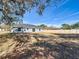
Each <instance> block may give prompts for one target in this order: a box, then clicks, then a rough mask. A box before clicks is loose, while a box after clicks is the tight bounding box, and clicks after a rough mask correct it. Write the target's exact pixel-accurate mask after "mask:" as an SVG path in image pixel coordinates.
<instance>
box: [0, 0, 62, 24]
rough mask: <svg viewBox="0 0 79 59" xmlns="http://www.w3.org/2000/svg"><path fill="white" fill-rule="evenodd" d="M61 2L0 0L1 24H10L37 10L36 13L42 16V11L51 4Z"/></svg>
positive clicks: (54, 0)
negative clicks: (17, 18)
mask: <svg viewBox="0 0 79 59" xmlns="http://www.w3.org/2000/svg"><path fill="white" fill-rule="evenodd" d="M60 1H62V0H0V13H1V15H2V17H1V22H2V23H3V22H4V23H5V24H11V23H12V22H13V21H15V19H14V17H19V18H20V17H23V15H24V14H25V12H29V11H31V10H32V9H33V8H34V7H35V8H37V13H38V14H39V15H42V12H43V11H44V9H45V8H46V7H47V6H48V5H49V4H50V2H53V3H55V4H58V3H59V2H60Z"/></svg>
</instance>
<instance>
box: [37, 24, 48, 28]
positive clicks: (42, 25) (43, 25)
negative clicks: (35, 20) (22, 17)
mask: <svg viewBox="0 0 79 59" xmlns="http://www.w3.org/2000/svg"><path fill="white" fill-rule="evenodd" d="M38 27H41V28H46V27H47V25H45V24H41V25H38Z"/></svg>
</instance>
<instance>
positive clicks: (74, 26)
mask: <svg viewBox="0 0 79 59" xmlns="http://www.w3.org/2000/svg"><path fill="white" fill-rule="evenodd" d="M61 28H62V29H79V22H77V23H74V24H71V25H69V24H62V27H61Z"/></svg>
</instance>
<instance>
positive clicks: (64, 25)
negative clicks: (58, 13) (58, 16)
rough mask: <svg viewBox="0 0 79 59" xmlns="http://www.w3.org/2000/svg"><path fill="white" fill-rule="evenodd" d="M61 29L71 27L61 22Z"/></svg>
mask: <svg viewBox="0 0 79 59" xmlns="http://www.w3.org/2000/svg"><path fill="white" fill-rule="evenodd" d="M61 28H62V29H71V26H70V25H69V24H62V27H61Z"/></svg>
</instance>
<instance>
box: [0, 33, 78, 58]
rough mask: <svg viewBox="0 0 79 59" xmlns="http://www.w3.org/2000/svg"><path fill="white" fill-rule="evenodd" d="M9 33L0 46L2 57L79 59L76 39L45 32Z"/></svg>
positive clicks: (0, 56) (0, 55)
mask: <svg viewBox="0 0 79 59" xmlns="http://www.w3.org/2000/svg"><path fill="white" fill-rule="evenodd" d="M8 35H9V36H8ZM8 35H6V37H7V38H8V40H7V41H6V42H3V43H2V46H0V47H1V48H2V49H3V50H2V51H1V52H0V59H79V43H78V42H76V40H75V41H74V40H73V41H72V40H65V39H63V38H58V37H57V38H56V37H54V36H51V35H44V34H42V35H41V34H20V33H19V34H8ZM10 35H11V36H10ZM1 48H0V49H1Z"/></svg>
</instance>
